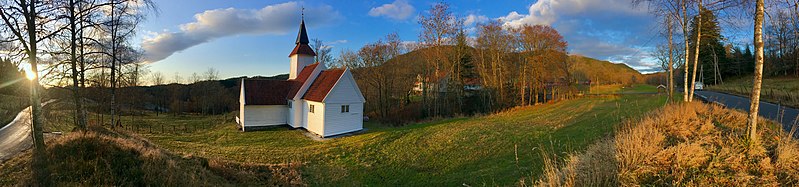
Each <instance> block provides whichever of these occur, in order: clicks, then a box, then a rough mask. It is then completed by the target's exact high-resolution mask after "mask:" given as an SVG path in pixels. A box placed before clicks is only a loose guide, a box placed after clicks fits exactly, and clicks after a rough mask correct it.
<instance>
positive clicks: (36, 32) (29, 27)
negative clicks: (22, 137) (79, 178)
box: [0, 0, 56, 186]
mask: <svg viewBox="0 0 799 187" xmlns="http://www.w3.org/2000/svg"><path fill="white" fill-rule="evenodd" d="M0 3H1V4H0V18H2V20H3V27H0V31H1V32H2V33H3V35H6V36H10V37H9V38H8V39H6V38H1V39H2V43H8V42H12V43H13V45H15V46H19V47H20V48H21V49H22V50H20V51H23V52H24V56H25V58H26V59H27V60H28V63H29V64H30V66H31V73H33V74H34V75H35V76H33V77H34V78H33V79H32V80H31V84H32V86H31V87H30V88H31V97H30V99H31V112H32V119H31V126H32V129H33V133H32V134H33V146H34V161H33V168H34V169H33V173H34V176H35V177H36V179H37V180H35V181H36V182H38V183H39V184H40V185H43V186H46V185H48V182H49V177H48V176H49V173H48V171H47V166H46V160H45V159H44V158H45V157H44V156H45V154H46V148H45V147H44V146H45V145H44V136H43V128H44V123H43V121H42V106H41V96H40V94H39V88H40V87H41V86H40V83H39V65H38V59H39V57H40V56H39V53H38V52H39V49H38V46H39V45H40V44H41V43H42V42H43V41H45V40H47V39H48V38H49V37H51V36H52V35H53V33H56V32H55V31H53V30H49V29H52V28H48V26H45V25H46V24H47V23H48V22H49V21H52V20H48V19H47V18H48V16H49V15H51V14H52V10H53V9H54V7H53V6H52V5H50V4H48V3H46V2H41V1H37V0H17V1H0ZM42 18H44V19H42Z"/></svg>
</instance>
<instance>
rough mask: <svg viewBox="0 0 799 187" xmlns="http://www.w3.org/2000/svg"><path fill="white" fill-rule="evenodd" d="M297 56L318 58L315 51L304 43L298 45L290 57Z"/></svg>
mask: <svg viewBox="0 0 799 187" xmlns="http://www.w3.org/2000/svg"><path fill="white" fill-rule="evenodd" d="M295 54H304V55H311V56H316V53H314V52H313V49H311V46H309V45H308V44H302V43H301V44H297V46H296V47H294V50H292V51H291V54H289V57H291V56H293V55H295Z"/></svg>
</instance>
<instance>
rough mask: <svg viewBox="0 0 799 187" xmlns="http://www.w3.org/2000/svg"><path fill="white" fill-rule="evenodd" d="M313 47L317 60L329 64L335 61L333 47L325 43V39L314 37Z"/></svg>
mask: <svg viewBox="0 0 799 187" xmlns="http://www.w3.org/2000/svg"><path fill="white" fill-rule="evenodd" d="M311 42H313V43H311V47H312V48H313V49H314V51H315V52H316V62H319V63H322V64H325V65H329V63H333V61H334V59H333V54H332V50H333V47H332V46H329V45H325V43H324V41H322V39H319V38H314V39H313V40H311Z"/></svg>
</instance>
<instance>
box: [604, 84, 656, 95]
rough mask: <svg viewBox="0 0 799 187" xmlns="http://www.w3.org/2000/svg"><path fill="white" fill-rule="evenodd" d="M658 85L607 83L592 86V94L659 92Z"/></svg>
mask: <svg viewBox="0 0 799 187" xmlns="http://www.w3.org/2000/svg"><path fill="white" fill-rule="evenodd" d="M657 92H658V90H657V87H654V86H650V85H640V84H639V85H632V86H625V85H622V84H607V85H596V86H591V94H635V93H657Z"/></svg>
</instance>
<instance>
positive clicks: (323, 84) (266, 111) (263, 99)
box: [237, 20, 366, 137]
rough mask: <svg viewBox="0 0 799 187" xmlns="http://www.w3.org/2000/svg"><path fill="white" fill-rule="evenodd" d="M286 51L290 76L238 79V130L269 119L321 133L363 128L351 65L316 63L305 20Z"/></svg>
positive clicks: (267, 122)
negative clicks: (268, 78)
mask: <svg viewBox="0 0 799 187" xmlns="http://www.w3.org/2000/svg"><path fill="white" fill-rule="evenodd" d="M295 44H296V46H295V47H294V50H292V51H291V54H289V59H290V61H291V69H290V71H289V79H288V80H263V79H246V78H245V79H242V80H241V92H240V93H241V94H240V96H239V105H240V106H239V107H240V108H239V116H238V120H237V122H238V124H239V126H240V128H241V130H242V131H249V130H252V129H255V128H258V127H266V126H273V125H286V124H287V125H289V126H291V127H294V128H304V129H306V130H308V131H309V132H312V133H315V134H317V135H319V136H322V137H328V136H334V135H339V134H343V133H348V132H354V131H359V130H361V129H363V104H364V102H366V100H365V99H364V98H363V95H362V94H361V91H360V89H359V88H358V85H357V84H356V82H355V79H353V78H352V73H350V71H349V69H327V67H325V65H324V64H320V63H318V62H317V63H314V56H316V53H315V52H314V51H313V49H311V47H310V46H309V45H308V34H307V33H306V31H305V20H303V21H302V22H301V23H300V31H299V33H298V34H297V41H296V42H295Z"/></svg>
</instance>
